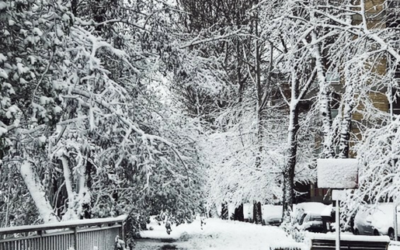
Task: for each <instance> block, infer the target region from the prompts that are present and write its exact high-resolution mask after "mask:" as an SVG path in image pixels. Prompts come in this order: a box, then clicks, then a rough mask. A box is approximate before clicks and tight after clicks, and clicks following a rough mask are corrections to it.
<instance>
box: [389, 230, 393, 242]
mask: <svg viewBox="0 0 400 250" xmlns="http://www.w3.org/2000/svg"><path fill="white" fill-rule="evenodd" d="M388 235H389V238H390V240H394V230H393V228H391V229H389V233H388Z"/></svg>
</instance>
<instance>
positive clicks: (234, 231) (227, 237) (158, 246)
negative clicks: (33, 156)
mask: <svg viewBox="0 0 400 250" xmlns="http://www.w3.org/2000/svg"><path fill="white" fill-rule="evenodd" d="M206 223H207V224H206V225H205V226H203V230H201V228H200V220H196V221H194V222H193V223H192V224H183V225H179V226H178V227H176V226H172V232H171V235H168V234H167V233H166V231H165V227H164V224H162V225H161V226H159V225H158V224H157V222H156V221H154V220H152V221H151V223H150V224H149V226H151V227H153V230H152V231H143V232H141V236H142V237H143V238H149V239H161V240H166V241H168V240H177V241H176V242H170V243H168V242H160V241H151V240H150V241H149V240H143V241H139V242H138V243H137V245H136V247H135V250H150V249H151V250H163V249H178V250H205V249H210V250H212V249H215V250H239V249H240V250H242V249H246V250H258V249H263V250H265V249H269V247H270V246H293V245H296V246H300V245H302V244H298V243H295V242H294V240H293V239H291V238H289V237H287V236H286V235H285V233H284V232H283V231H282V230H281V229H279V228H278V227H271V226H260V225H255V224H251V223H244V222H239V221H225V220H220V219H207V220H206ZM396 245H397V244H396ZM303 247H304V248H303V249H305V250H307V248H306V247H305V245H303ZM389 250H400V244H398V246H389Z"/></svg>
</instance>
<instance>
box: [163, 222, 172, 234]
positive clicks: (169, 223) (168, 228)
mask: <svg viewBox="0 0 400 250" xmlns="http://www.w3.org/2000/svg"><path fill="white" fill-rule="evenodd" d="M165 229H167V234H168V235H169V234H170V233H171V231H172V229H171V222H170V221H169V220H167V221H166V222H165Z"/></svg>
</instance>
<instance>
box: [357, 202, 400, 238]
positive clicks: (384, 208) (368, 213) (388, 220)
mask: <svg viewBox="0 0 400 250" xmlns="http://www.w3.org/2000/svg"><path fill="white" fill-rule="evenodd" d="M396 212H397V227H398V228H399V229H400V224H399V221H400V208H397V211H396ZM353 229H354V230H353V233H354V234H356V235H357V234H360V235H387V236H389V238H390V239H391V240H393V239H394V238H395V237H394V205H393V203H381V204H378V205H367V206H363V207H361V208H360V209H359V210H358V212H357V214H356V216H355V217H354V228H353ZM399 236H400V234H398V235H397V237H399Z"/></svg>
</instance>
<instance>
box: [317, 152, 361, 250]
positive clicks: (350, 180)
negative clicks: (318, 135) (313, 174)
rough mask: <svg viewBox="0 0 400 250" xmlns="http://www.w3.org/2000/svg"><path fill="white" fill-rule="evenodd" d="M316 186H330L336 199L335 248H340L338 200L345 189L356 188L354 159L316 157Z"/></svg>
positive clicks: (355, 163) (356, 176)
mask: <svg viewBox="0 0 400 250" xmlns="http://www.w3.org/2000/svg"><path fill="white" fill-rule="evenodd" d="M317 172H318V173H317V178H318V188H332V189H333V190H332V200H335V201H336V213H335V217H336V218H335V219H336V250H340V201H341V200H344V199H345V198H346V192H345V189H355V188H357V181H358V167H357V160H356V159H318V160H317Z"/></svg>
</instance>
